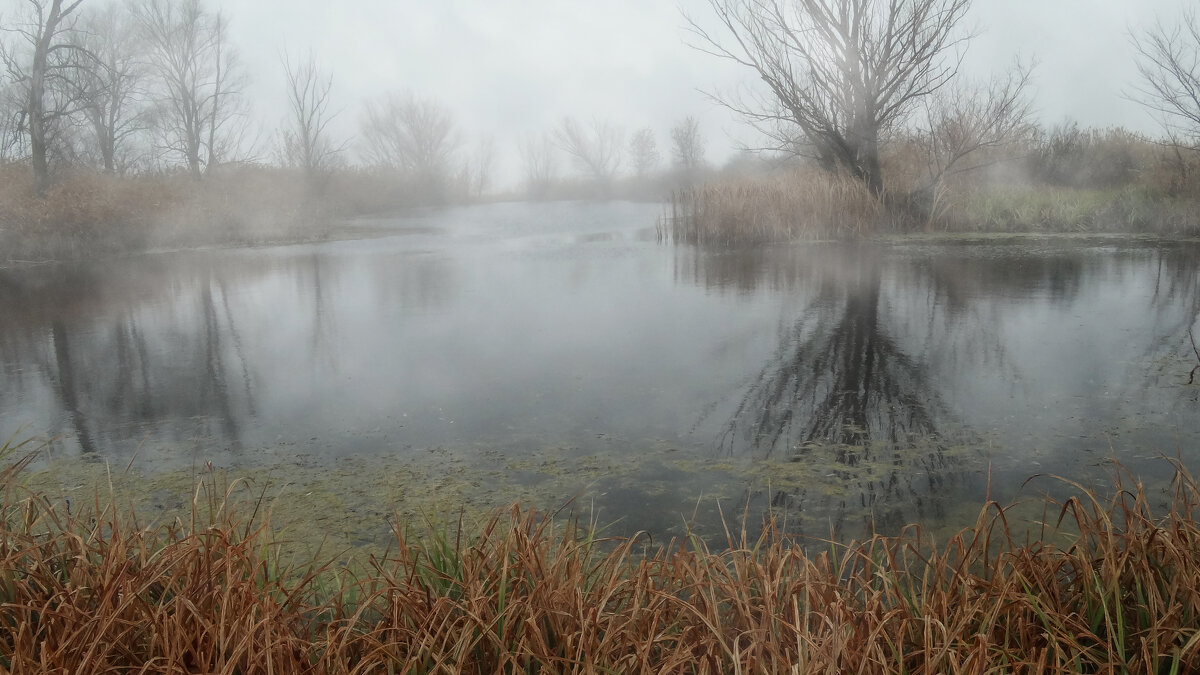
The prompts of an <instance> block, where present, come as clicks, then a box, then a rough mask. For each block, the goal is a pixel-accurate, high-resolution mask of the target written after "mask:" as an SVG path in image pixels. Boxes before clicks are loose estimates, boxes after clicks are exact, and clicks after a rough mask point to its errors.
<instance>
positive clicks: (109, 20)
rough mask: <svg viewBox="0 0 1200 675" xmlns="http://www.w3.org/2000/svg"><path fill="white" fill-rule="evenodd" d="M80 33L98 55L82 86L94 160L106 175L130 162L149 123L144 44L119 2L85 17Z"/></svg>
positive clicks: (125, 8)
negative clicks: (133, 145) (132, 147)
mask: <svg viewBox="0 0 1200 675" xmlns="http://www.w3.org/2000/svg"><path fill="white" fill-rule="evenodd" d="M77 35H78V40H79V44H80V45H81V46H82V47H83V48H84V49H86V50H87V51H88V52H89V53H90V54H91V55H92V56H93V57H94V62H93V63H92V67H91V68H89V69H87V70H86V71H84V72H83V73H81V78H80V81H79V83H78V86H79V87H80V96H81V98H82V100H83V102H84V103H83V113H84V115H85V116H86V118H87V122H88V125H89V126H90V127H91V130H92V134H93V135H94V143H95V150H96V153H97V157H96V161H97V163H98V164H99V165H100V167H101V169H102V170H103V171H104V172H105V173H113V172H115V171H117V170H118V164H128V159H127V158H124V157H125V155H126V154H127V153H126V146H127V145H128V142H129V141H130V140H131V138H132V137H134V136H135V135H137V134H139V133H141V132H143V131H145V130H146V129H147V128H148V126H149V123H150V120H149V109H148V106H147V105H146V103H145V96H146V92H145V87H146V84H147V82H146V81H147V79H148V77H149V70H148V68H147V67H146V60H145V54H144V53H143V50H142V47H143V43H142V41H141V40H140V39H139V35H138V26H137V24H136V23H135V22H134V20H133V16H132V15H131V14H130V13H129V12H128V7H127V6H125V5H118V4H112V5H108V6H106V7H104V8H103V9H101V10H99V11H97V12H92V13H88V14H85V15H84V18H83V26H82V30H80V31H79V32H78V34H77Z"/></svg>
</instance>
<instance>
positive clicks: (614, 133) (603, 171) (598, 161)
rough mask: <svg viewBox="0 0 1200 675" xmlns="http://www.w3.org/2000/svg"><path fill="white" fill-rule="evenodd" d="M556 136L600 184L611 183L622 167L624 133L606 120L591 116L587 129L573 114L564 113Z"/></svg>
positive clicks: (583, 170)
mask: <svg viewBox="0 0 1200 675" xmlns="http://www.w3.org/2000/svg"><path fill="white" fill-rule="evenodd" d="M554 138H555V141H556V142H557V144H558V147H559V148H561V149H562V151H563V152H565V153H567V156H569V157H570V158H571V161H572V162H574V163H575V166H576V167H577V168H578V169H579V170H580V171H582V172H583V173H585V174H588V175H590V176H591V177H592V178H593V179H595V180H596V182H598V183H600V184H601V185H606V186H607V185H608V184H610V183H611V182H612V180H613V178H615V177H616V175H617V171H618V170H620V168H621V159H622V158H621V150H622V145H623V144H624V139H625V134H624V133H623V132H622V131H621V129H620V128H618V127H616V126H613V125H612V124H610V123H609V122H607V121H604V120H600V119H596V120H592V124H591V126H590V127H589V128H586V129H585V128H584V127H583V126H582V125H580V124H579V122H577V121H576V120H575V119H574V118H572V117H564V118H563V120H562V122H560V123H559V125H558V127H556V128H555V130H554Z"/></svg>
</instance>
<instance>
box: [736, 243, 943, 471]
mask: <svg viewBox="0 0 1200 675" xmlns="http://www.w3.org/2000/svg"><path fill="white" fill-rule="evenodd" d="M864 268H866V270H867V271H866V272H865V273H864V275H863V276H862V277H861V278H860V279H859V280H858V281H857V282H856V283H854V285H853V286H851V287H848V288H847V289H846V298H845V301H844V303H843V304H842V305H841V306H840V307H839V306H838V305H837V303H830V302H827V300H828V299H829V295H830V294H831V293H833V292H836V291H834V290H833V289H832V288H829V287H826V288H825V289H824V290H823V291H822V293H821V294H820V295H821V296H824V297H819V299H818V301H817V302H815V303H814V304H813V308H815V309H813V308H810V311H809V312H806V314H805V315H803V316H802V317H801V318H800V320H798V321H797V322H796V324H795V326H794V328H793V329H792V331H791V337H790V339H788V340H787V342H786V346H785V347H784V349H783V350H782V351H781V353H780V355H779V357H778V359H777V360H775V361H772V362H771V363H770V364H769V365H768V366H767V367H766V368H765V369H764V370H763V371H762V372H761V373H760V374H759V377H758V379H757V381H756V382H755V384H754V385H753V386H751V388H750V390H749V392H747V394H746V396H745V397H744V398H743V399H742V402H741V404H740V405H739V406H738V408H737V411H736V412H735V414H734V416H733V418H732V419H731V420H730V422H729V424H728V425H727V426H726V429H725V432H724V434H723V435H722V439H721V445H722V447H723V448H724V449H725V450H726V451H729V452H733V451H734V450H735V447H734V446H735V445H736V443H737V437H738V432H739V431H741V432H742V435H743V436H744V437H745V440H747V441H749V443H750V444H751V445H752V446H753V447H754V448H755V449H757V450H759V451H761V452H763V454H764V455H766V456H770V455H772V454H775V453H776V452H778V451H780V450H783V451H785V452H796V451H799V452H803V448H804V447H805V445H806V444H812V443H816V444H822V445H825V444H832V445H833V446H834V447H836V448H837V451H836V461H837V462H838V463H841V464H845V465H850V466H853V465H855V464H857V463H858V461H859V460H860V459H868V460H869V459H871V457H870V453H871V452H872V443H873V442H883V443H884V444H886V446H887V447H890V448H893V449H895V448H898V447H899V446H900V445H902V444H905V443H907V442H908V441H910V440H911V439H913V438H917V437H934V436H936V434H937V425H936V423H935V420H934V411H935V410H936V409H938V408H940V407H941V405H940V403H939V396H938V392H937V391H936V390H935V389H934V388H933V386H932V385H931V383H930V382H928V381H927V378H926V374H925V368H924V365H923V364H921V363H918V362H915V361H913V360H912V359H911V358H910V357H909V356H908V355H907V354H905V353H904V352H903V351H901V349H900V348H899V347H898V345H897V343H896V341H895V340H894V339H893V338H892V337H891V336H890V335H889V334H888V333H887V331H886V330H885V328H884V326H883V325H882V322H881V319H880V273H879V270H878V268H877V267H875V266H874V265H872V264H871V263H869V262H868V263H866V264H864Z"/></svg>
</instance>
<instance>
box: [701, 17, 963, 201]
mask: <svg viewBox="0 0 1200 675" xmlns="http://www.w3.org/2000/svg"><path fill="white" fill-rule="evenodd" d="M709 5H710V6H711V8H712V10H713V13H714V14H715V16H716V19H717V20H718V22H719V23H720V26H721V30H722V32H723V33H724V34H723V35H719V36H718V35H715V34H713V33H711V32H710V31H709V30H707V29H705V28H703V27H702V26H701V24H700V23H699V22H697V21H694V20H689V22H690V25H691V30H692V32H693V33H694V34H695V35H696V37H697V38H698V44H697V48H699V49H701V50H702V51H705V52H707V53H710V54H714V55H716V56H719V57H721V58H726V59H730V60H732V61H734V62H736V63H739V64H741V65H743V66H746V67H747V68H749V69H751V70H753V71H754V73H755V74H756V75H757V77H758V79H759V80H761V81H762V82H763V83H765V84H766V86H767V89H768V93H766V94H765V95H763V96H761V97H758V98H755V99H752V100H749V101H740V100H733V99H730V98H724V99H722V102H723V103H724V104H725V105H726V106H728V107H730V108H732V109H733V110H736V111H737V112H739V113H741V114H742V115H744V116H746V117H747V118H748V119H749V120H751V121H752V122H753V123H755V124H756V126H758V127H759V128H760V129H762V130H763V131H765V132H767V133H768V134H771V135H772V136H773V137H774V138H775V139H776V141H777V143H778V145H779V147H780V148H786V149H794V148H796V147H804V148H807V152H811V154H812V155H813V156H814V158H815V159H816V160H817V161H818V162H819V163H820V165H821V166H822V167H823V168H825V169H827V170H830V171H834V170H845V171H847V172H849V173H850V174H851V175H853V176H854V177H856V178H857V179H859V180H861V181H862V182H863V183H864V184H865V185H866V186H867V187H868V188H869V189H870V191H871V192H872V193H873V194H875V195H877V196H882V194H883V191H884V181H883V171H882V167H881V164H880V159H879V157H880V144H881V142H883V140H884V139H885V137H886V135H887V133H888V132H889V131H891V130H893V129H894V128H895V127H897V126H898V125H899V124H900V123H901V122H902V121H903V120H904V119H905V118H906V117H907V116H908V115H909V114H910V113H911V112H912V111H913V109H914V108H915V107H916V106H917V104H918V103H919V102H920V101H921V100H922V99H924V98H925V97H926V96H928V95H930V94H932V93H933V92H935V91H937V90H938V89H940V88H941V87H943V86H944V85H945V84H946V83H948V82H949V81H950V80H951V79H953V77H954V76H955V75H956V74H957V72H958V66H959V61H960V59H961V48H962V47H964V46H965V42H966V40H967V39H968V37H969V35H967V34H966V33H964V32H962V31H960V30H959V24H960V23H961V21H962V19H963V17H964V15H965V14H966V12H967V10H968V8H969V7H970V5H971V0H709ZM798 138H799V139H801V140H802V141H803V143H802V144H797V143H796V141H797V139H798Z"/></svg>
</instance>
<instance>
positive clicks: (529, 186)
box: [519, 132, 558, 199]
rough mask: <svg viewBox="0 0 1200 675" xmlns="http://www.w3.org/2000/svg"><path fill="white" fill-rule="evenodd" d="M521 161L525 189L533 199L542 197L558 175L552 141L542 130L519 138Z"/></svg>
mask: <svg viewBox="0 0 1200 675" xmlns="http://www.w3.org/2000/svg"><path fill="white" fill-rule="evenodd" d="M519 150H520V153H521V162H522V164H524V167H525V190H526V192H527V193H528V195H529V196H530V197H531V198H533V199H544V198H545V197H546V196H547V195H548V194H549V192H550V187H551V186H552V185H553V184H554V179H555V178H556V177H557V176H558V162H557V161H555V146H554V141H553V139H552V138H551V136H550V134H549V133H546V132H542V133H540V134H533V135H529V136H526V137H525V138H523V139H521V144H520V148H519Z"/></svg>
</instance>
